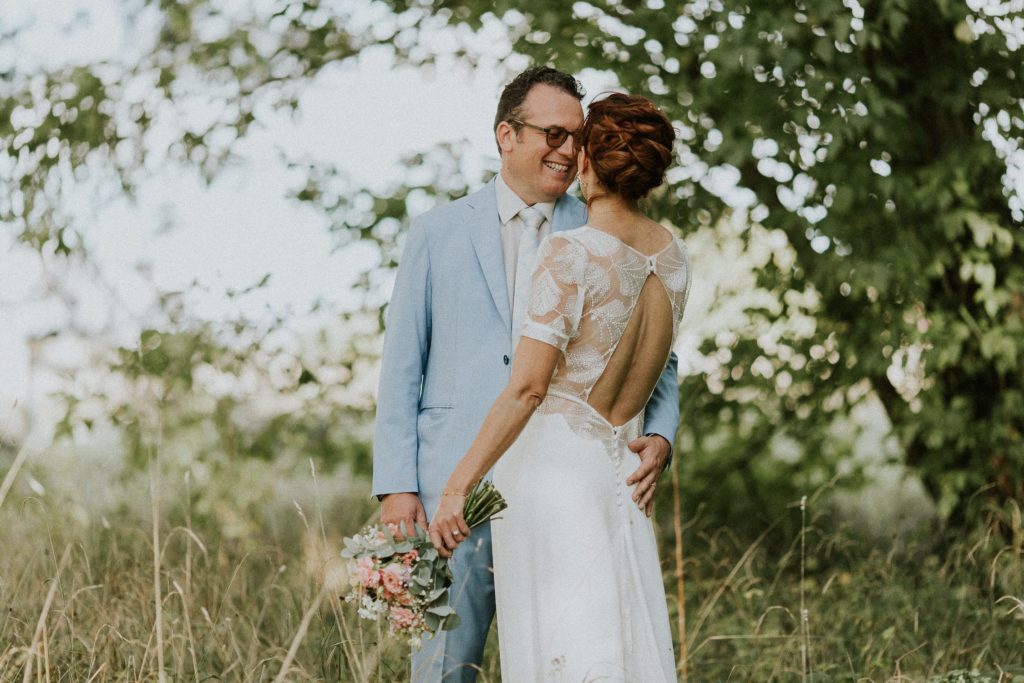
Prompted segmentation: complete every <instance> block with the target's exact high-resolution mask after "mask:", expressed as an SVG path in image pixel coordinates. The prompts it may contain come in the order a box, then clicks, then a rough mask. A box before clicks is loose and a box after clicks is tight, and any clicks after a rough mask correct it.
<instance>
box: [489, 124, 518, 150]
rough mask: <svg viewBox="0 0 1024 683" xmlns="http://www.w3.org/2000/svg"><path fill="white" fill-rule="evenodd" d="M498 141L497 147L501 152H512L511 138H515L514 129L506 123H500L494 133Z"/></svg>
mask: <svg viewBox="0 0 1024 683" xmlns="http://www.w3.org/2000/svg"><path fill="white" fill-rule="evenodd" d="M494 136H495V137H496V138H497V140H498V147H499V148H500V149H501V151H502V152H511V151H512V138H514V137H515V136H516V129H515V128H513V127H512V124H511V123H509V122H508V121H502V122H501V123H499V124H498V127H497V128H496V129H495V131H494Z"/></svg>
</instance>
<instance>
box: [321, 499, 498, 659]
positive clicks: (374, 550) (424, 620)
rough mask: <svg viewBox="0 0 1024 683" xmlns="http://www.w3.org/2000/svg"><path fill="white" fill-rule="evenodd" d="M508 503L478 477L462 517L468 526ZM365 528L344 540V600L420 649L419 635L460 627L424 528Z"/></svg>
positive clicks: (445, 573)
mask: <svg viewBox="0 0 1024 683" xmlns="http://www.w3.org/2000/svg"><path fill="white" fill-rule="evenodd" d="M506 507H508V504H507V503H506V502H505V499H504V498H503V497H502V495H501V494H500V493H499V492H498V490H497V489H496V488H494V485H493V484H491V482H489V481H488V482H484V481H481V482H479V483H477V485H476V486H474V487H473V490H472V491H470V492H469V495H467V496H466V502H465V504H464V506H463V509H462V514H463V517H464V518H465V520H466V524H468V525H469V527H470V528H473V527H475V526H478V525H480V524H482V523H483V522H486V521H487V520H488V519H490V518H491V517H493V516H494V515H496V514H497V513H499V512H501V511H502V510H504V509H505V508H506ZM414 531H415V533H408V532H409V530H407V529H406V528H405V525H404V524H403V525H401V527H399V526H396V525H394V524H390V525H386V526H385V525H379V524H378V525H373V526H369V527H367V528H366V529H363V531H362V532H361V533H359V534H356V535H355V536H352V537H351V538H346V539H344V543H345V549H344V550H342V551H341V556H342V557H344V558H346V559H348V574H349V585H350V586H351V587H352V588H351V590H350V591H349V593H348V594H346V595H345V596H344V599H345V601H346V602H350V603H354V604H356V605H358V614H359V616H360V617H362V618H363V619H369V620H371V621H380V620H385V619H386V620H387V624H388V630H389V632H391V633H394V634H397V635H399V636H401V637H403V638H406V639H408V641H409V644H410V645H411V646H413V647H415V648H419V647H420V646H421V645H422V642H423V640H422V639H423V636H424V635H428V636H431V637H432V636H433V635H434V634H435V633H437V632H438V631H441V630H445V631H447V630H450V629H453V628H455V627H456V626H458V625H459V616H458V615H457V614H456V613H455V610H454V609H453V608H452V606H451V604H450V596H449V591H448V589H449V588H450V587H451V585H452V574H451V570H450V569H449V568H448V561H447V560H446V559H445V558H443V557H441V556H440V554H438V552H437V549H436V548H434V545H433V544H432V543H431V542H430V538H429V537H428V536H427V532H426V530H425V529H423V528H421V527H420V526H419V525H416V528H415V530H414Z"/></svg>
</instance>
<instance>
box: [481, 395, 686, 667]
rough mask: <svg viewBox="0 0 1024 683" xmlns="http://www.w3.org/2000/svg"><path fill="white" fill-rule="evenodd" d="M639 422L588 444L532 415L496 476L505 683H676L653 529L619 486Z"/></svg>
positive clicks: (562, 425) (549, 418) (555, 420)
mask: <svg viewBox="0 0 1024 683" xmlns="http://www.w3.org/2000/svg"><path fill="white" fill-rule="evenodd" d="M570 418H571V416H570ZM641 419H642V418H634V420H633V421H631V423H629V424H627V425H624V426H622V427H619V428H612V426H611V425H609V424H608V423H607V422H604V421H603V420H602V421H601V422H603V424H604V425H606V427H605V429H606V430H607V432H608V433H607V434H603V435H602V437H603V438H600V439H595V438H586V437H585V436H583V435H581V434H579V433H577V432H579V431H580V430H573V429H572V428H570V426H569V424H568V422H567V421H566V417H564V416H563V415H562V414H561V413H542V412H538V413H536V414H534V416H533V417H532V419H531V420H530V422H529V423H528V424H527V426H526V428H525V429H524V430H523V433H522V434H521V435H520V437H519V439H518V440H517V441H516V442H515V444H513V446H512V447H511V448H510V449H509V450H508V452H506V453H505V455H504V456H503V457H502V458H501V460H499V461H498V464H497V465H496V466H495V469H494V483H495V485H496V486H497V487H498V490H499V491H501V493H502V494H503V495H504V496H505V498H506V500H507V501H508V509H506V510H505V511H504V512H502V513H501V514H500V515H499V517H500V519H497V520H495V521H494V522H493V523H492V525H491V528H492V533H493V542H494V583H495V599H496V604H497V617H498V637H499V649H500V653H501V676H502V681H503V682H504V683H541V682H543V683H583V682H584V681H621V682H629V683H634V682H635V683H658V682H661V681H664V682H665V683H669V682H671V681H675V680H676V676H675V656H674V652H673V649H672V634H671V630H670V627H669V617H668V609H667V606H666V603H665V587H664V584H663V582H662V573H661V566H660V563H659V561H658V549H657V546H656V544H655V535H654V527H653V525H652V524H651V520H650V519H648V518H647V516H646V515H645V514H644V513H643V511H641V510H640V509H638V508H637V506H636V504H635V503H633V501H632V498H631V495H632V492H633V487H632V486H627V485H626V478H627V477H628V476H629V475H630V474H631V473H632V472H633V471H634V470H635V469H636V468H637V466H638V465H639V463H640V459H639V457H638V456H637V455H636V454H635V453H633V452H632V451H630V450H629V449H628V447H627V445H626V444H628V443H629V442H630V440H632V439H634V438H636V437H637V436H638V435H639V428H640V427H639V425H640V421H641Z"/></svg>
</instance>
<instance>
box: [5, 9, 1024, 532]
mask: <svg viewBox="0 0 1024 683" xmlns="http://www.w3.org/2000/svg"><path fill="white" fill-rule="evenodd" d="M131 8H132V11H133V12H135V13H136V14H137V17H143V16H145V17H149V18H150V19H153V18H154V17H155V22H156V24H157V25H159V26H160V30H159V32H158V33H157V34H156V35H155V36H154V37H153V39H152V40H151V42H149V43H143V44H142V45H141V48H140V49H141V57H140V58H139V59H138V60H134V61H133V62H132V63H130V64H98V65H72V66H69V67H67V68H64V69H61V70H59V71H57V72H54V73H48V74H42V75H39V74H26V73H13V74H10V78H8V79H6V81H5V85H4V86H3V95H4V98H3V101H2V104H0V141H2V145H3V147H2V150H3V151H2V153H0V154H2V156H3V158H5V159H6V160H7V161H8V163H7V164H5V165H0V182H2V183H3V185H4V192H3V193H0V220H2V221H3V222H4V223H5V224H7V225H10V226H12V227H13V229H14V230H16V231H18V233H19V234H20V235H21V236H22V238H23V241H25V242H26V243H28V244H30V245H32V246H34V247H35V248H38V249H40V250H43V251H53V250H56V251H58V252H60V253H65V254H69V255H78V256H82V255H87V251H88V250H87V247H88V238H87V235H85V234H84V233H83V232H82V231H81V230H76V229H75V226H74V224H73V221H71V220H70V219H69V218H68V217H67V216H66V214H65V213H62V206H63V204H62V196H61V193H62V188H63V187H64V186H65V185H66V184H68V183H74V182H77V181H78V180H79V179H80V178H81V177H82V176H83V175H84V174H86V173H92V174H94V175H97V176H99V177H105V176H110V177H113V178H114V179H116V181H117V183H116V185H111V187H115V191H118V192H121V191H125V190H127V191H131V189H132V187H133V185H134V183H136V182H137V181H138V179H139V177H140V175H142V174H144V172H145V168H146V166H145V164H144V163H143V159H144V158H145V156H146V153H147V145H148V144H150V135H151V131H153V130H154V126H156V124H157V122H163V123H167V121H168V118H170V119H173V117H174V113H175V111H176V110H177V108H178V107H180V106H181V104H182V103H183V102H187V101H189V100H190V98H197V97H199V98H201V97H204V96H205V97H210V96H215V97H217V98H219V99H220V100H221V101H222V102H223V105H224V106H223V107H221V109H220V112H221V113H220V115H219V117H217V118H216V120H214V121H213V122H212V123H210V122H207V123H206V124H204V126H203V127H202V128H195V129H193V128H189V127H188V126H187V125H186V126H179V127H178V128H177V130H178V135H177V138H176V140H175V141H174V143H173V144H172V145H171V148H170V150H171V153H170V155H169V156H170V158H171V159H172V160H177V161H180V162H183V163H188V164H195V165H196V166H197V167H198V168H199V169H200V170H201V171H202V172H203V173H204V174H205V175H206V176H207V177H213V175H214V174H215V173H216V172H217V170H218V169H219V168H220V167H221V165H222V164H223V162H224V161H225V160H227V159H229V158H230V155H231V151H232V148H233V145H234V143H235V142H237V140H238V139H240V138H241V137H243V136H244V135H245V134H246V132H247V131H248V130H249V128H250V126H251V125H252V124H253V123H254V122H257V123H258V114H257V112H258V111H259V107H260V106H261V105H264V104H268V105H270V106H277V107H285V108H287V107H294V106H296V102H297V93H298V92H300V90H301V88H302V87H303V85H304V84H306V83H307V82H308V81H309V80H311V79H313V78H315V77H316V76H317V74H318V73H319V72H320V71H321V70H322V69H323V68H325V67H326V66H328V65H331V64H337V63H339V62H342V61H344V60H347V59H353V58H355V57H357V56H358V55H359V54H360V53H361V52H362V51H364V50H367V49H371V48H373V49H389V50H391V51H393V53H394V54H395V56H396V57H397V59H398V60H400V61H404V62H406V63H411V64H416V65H427V64H430V63H432V62H433V61H434V60H436V59H437V58H438V56H439V55H438V53H437V51H436V50H434V49H432V47H431V46H432V45H433V43H432V37H433V36H434V35H436V33H437V32H438V31H439V30H442V29H443V27H445V26H449V27H457V29H458V30H456V31H455V32H454V35H455V36H456V37H461V38H465V37H466V36H472V35H473V34H474V32H477V33H478V32H481V31H487V30H490V29H493V27H495V26H499V25H500V26H503V27H504V28H505V29H507V31H508V33H509V35H510V36H511V41H512V42H511V49H512V50H514V51H515V52H518V53H520V54H524V55H527V56H529V57H530V58H532V59H533V60H535V61H539V62H552V63H555V64H557V65H559V66H560V67H562V68H564V69H567V70H575V71H578V70H581V69H584V68H607V69H610V70H612V71H613V72H614V73H615V74H616V75H617V76H618V78H619V81H620V82H621V84H622V86H623V87H624V88H625V89H627V90H629V91H632V92H636V93H640V94H644V95H646V96H648V97H650V98H652V99H653V100H654V101H655V102H656V103H657V104H658V105H659V106H661V107H662V108H664V110H665V111H666V112H668V113H669V114H670V116H671V117H672V118H673V119H674V120H675V121H677V125H678V128H679V130H680V133H681V140H680V147H679V151H680V156H681V161H682V162H683V164H682V167H681V170H680V171H679V172H676V173H674V174H673V175H672V176H671V177H670V182H669V184H668V186H667V188H666V189H665V191H664V192H662V193H661V194H659V195H658V196H657V197H655V198H654V199H652V200H651V202H650V204H649V207H648V208H649V210H650V212H651V213H652V214H653V215H654V216H656V217H658V218H661V219H664V220H666V221H670V222H672V223H674V224H675V225H677V226H679V227H680V228H681V229H682V230H683V232H684V233H691V232H692V231H693V230H694V229H695V228H704V229H711V228H710V227H709V226H717V225H719V224H720V221H719V219H720V218H722V217H727V216H729V215H730V214H733V213H734V212H737V211H739V212H741V213H744V214H745V215H746V217H747V218H748V219H749V221H750V222H751V223H753V224H754V225H755V227H752V228H751V229H750V230H748V231H746V232H745V233H743V235H742V237H743V239H745V240H746V241H747V243H748V246H751V247H753V246H754V242H755V241H757V240H763V239H769V240H776V239H777V238H784V239H783V240H782V241H783V242H784V243H785V245H786V248H785V249H781V250H776V253H775V255H773V256H772V257H770V258H767V259H765V260H763V262H761V266H762V267H761V268H760V271H759V282H758V284H759V286H761V287H763V288H764V289H766V290H768V291H769V292H773V293H774V294H775V297H774V301H770V302H765V303H764V305H763V306H762V305H759V306H758V307H754V308H750V309H749V310H748V311H747V321H746V323H745V324H744V326H743V327H742V328H741V329H738V330H736V331H735V333H732V334H723V335H718V336H716V337H715V338H713V339H708V340H707V341H706V342H705V343H704V345H703V347H702V349H701V351H702V353H703V354H704V356H705V361H706V372H702V373H699V374H693V375H691V376H688V377H686V378H684V381H683V388H682V392H683V393H682V396H683V410H684V422H685V427H684V445H685V446H686V451H687V452H688V455H687V457H688V467H689V470H688V473H689V477H690V478H691V479H692V480H693V481H694V482H695V484H696V485H698V486H699V485H700V482H714V486H715V487H716V488H715V490H716V491H719V492H722V491H728V492H731V493H733V494H734V495H731V496H717V497H716V498H717V499H718V500H727V501H728V504H729V505H730V506H733V509H732V512H733V513H734V514H736V513H737V510H740V511H743V510H749V511H756V510H758V509H762V508H764V507H766V505H765V504H766V502H767V501H771V500H773V498H772V495H773V493H777V492H780V491H781V492H782V493H783V494H785V495H788V493H789V492H790V491H792V490H793V487H794V486H796V487H801V488H804V487H805V486H806V485H808V484H813V483H815V482H820V481H822V480H823V478H824V479H827V478H828V473H829V471H830V470H831V469H832V467H833V464H834V463H835V462H836V461H837V460H838V459H839V458H841V457H842V456H843V455H844V453H843V452H842V447H841V446H837V445H836V444H835V443H834V439H833V438H832V436H831V431H830V429H831V427H832V425H833V424H834V423H835V420H836V417H837V416H842V415H844V414H846V413H847V412H848V411H849V409H850V408H851V407H852V406H853V405H854V404H856V403H857V402H859V401H862V400H864V398H865V397H867V396H877V397H878V398H879V399H880V400H881V402H882V404H883V405H884V407H885V410H886V412H887V414H888V416H889V419H890V420H891V422H892V425H893V428H894V430H895V433H896V435H897V436H898V438H899V440H900V443H901V444H902V447H903V449H904V452H905V454H906V462H907V463H908V464H909V465H911V466H912V467H914V468H915V469H916V470H917V471H918V472H919V473H920V474H921V476H922V478H923V480H924V482H925V483H926V485H927V487H928V489H929V491H930V492H931V493H932V495H933V496H934V497H935V499H936V500H937V501H938V503H939V506H940V510H941V511H942V513H943V515H944V516H945V517H946V518H947V519H949V520H950V521H952V522H954V523H959V522H962V521H964V520H965V519H966V518H967V516H968V515H969V507H970V502H971V501H972V500H976V498H974V495H975V493H976V492H977V491H979V490H981V491H983V492H984V495H983V496H982V497H981V500H990V501H993V502H994V503H997V504H998V503H1001V502H1003V501H1006V500H1008V499H1016V500H1018V501H1019V500H1021V499H1022V498H1024V491H1022V486H1024V484H1022V483H1021V482H1022V480H1021V478H1020V476H1019V472H1020V471H1021V470H1022V468H1024V445H1022V440H1021V432H1022V430H1024V394H1022V388H1021V387H1022V385H1024V383H1022V381H1021V380H1022V374H1024V369H1022V368H1024V364H1022V363H1024V359H1022V351H1021V345H1020V344H1019V343H1018V342H1017V339H1018V338H1019V336H1020V334H1021V327H1022V324H1024V320H1022V316H1024V299H1022V294H1021V293H1022V291H1024V266H1022V265H1021V263H1022V262H1024V261H1022V259H1021V256H1022V254H1021V252H1022V250H1024V233H1022V232H1021V229H1020V223H1021V222H1022V220H1024V204H1022V198H1021V196H1020V194H1019V193H1018V192H1016V191H1014V190H1013V185H1014V184H1016V185H1017V187H1018V188H1019V184H1020V182H1021V180H1020V174H1019V170H1018V173H1017V175H1013V174H1012V173H1011V171H1010V170H1008V160H1010V159H1011V158H1017V159H1019V156H1016V157H1014V156H1013V155H1019V149H1018V147H1019V138H1020V136H1021V129H1022V128H1024V121H1022V118H1024V113H1022V109H1021V106H1022V97H1024V88H1022V87H1021V83H1020V78H1021V73H1020V72H1021V70H1022V66H1024V65H1022V60H1021V58H1020V54H1021V46H1020V36H1019V23H1020V21H1021V17H1020V16H1019V12H1018V13H1017V14H1013V3H998V2H989V3H983V2H981V0H970V2H968V3H967V4H966V5H964V4H960V3H953V2H949V1H948V0H936V1H935V2H930V3H920V2H910V1H909V0H879V1H878V2H871V3H866V4H865V5H863V6H862V5H861V4H860V3H859V2H858V1H857V0H843V1H842V2H840V1H839V0H816V1H814V0H807V1H805V2H769V3H767V4H764V3H762V4H758V5H756V6H754V5H748V4H744V3H739V2H733V1H732V0H701V1H695V2H690V3H665V2H664V1H663V0H646V1H644V2H641V1H639V0H620V1H608V2H597V1H594V2H577V3H574V4H573V5H572V7H571V9H569V8H563V7H559V6H552V5H551V4H550V3H546V2H543V1H542V0H521V1H517V2H516V3H511V2H508V1H507V0H498V1H497V2H487V3H484V2H452V1H447V0H435V1H431V0H416V1H415V2H413V1H411V0H386V1H385V0H381V1H379V2H374V3H359V2H342V3H341V4H340V5H329V4H327V3H320V2H316V1H313V0H307V1H305V2H302V1H299V0H279V1H278V2H277V3H275V4H274V6H273V9H272V10H269V11H267V12H263V11H262V10H258V9H252V10H233V11H232V12H231V13H227V11H226V10H225V8H224V7H222V3H220V2H216V1H214V0H189V1H188V2H171V1H160V2H157V1H155V0H154V1H150V2H141V3H133V4H131ZM211 27H213V28H211ZM478 42H479V41H477V42H473V41H471V40H462V41H461V42H458V41H457V44H456V46H455V47H454V48H446V49H448V54H449V56H454V57H456V58H460V59H464V60H466V61H467V62H469V63H476V62H478V61H481V60H492V59H495V57H494V56H493V55H488V54H484V53H481V52H479V51H478V50H477V48H476V47H475V46H476V45H477V44H478ZM446 44H450V43H446ZM498 58H500V55H499V56H498ZM130 84H135V85H138V84H142V85H146V84H148V88H147V87H144V88H141V89H140V88H138V87H128V86H129V85H130ZM139 93H143V94H142V95H140V94H139ZM456 156H457V150H456V149H454V148H451V149H447V150H445V149H442V150H435V151H434V152H431V153H425V154H424V155H422V156H420V157H418V158H416V159H413V160H411V162H412V163H411V165H412V166H413V167H415V166H417V165H418V166H419V167H420V168H426V169H428V170H432V171H433V172H432V174H429V177H428V179H427V180H426V181H423V180H422V179H420V180H419V181H418V182H417V183H415V184H409V185H403V186H396V187H395V188H393V191H391V192H388V193H386V196H378V195H373V194H372V193H369V192H366V191H362V190H359V189H358V188H353V187H351V186H349V185H348V184H346V182H345V180H344V178H342V177H341V176H340V175H339V174H338V172H337V171H336V170H335V169H334V168H333V167H332V166H331V165H330V164H329V163H323V164H321V163H311V164H308V165H305V166H303V168H305V169H306V170H307V176H308V182H307V183H306V184H305V186H304V187H301V188H299V189H297V190H296V198H297V199H299V200H303V201H309V202H312V203H314V204H316V205H317V206H320V207H322V208H323V210H324V211H326V212H327V213H328V215H330V216H331V217H332V221H333V226H334V230H335V232H336V234H337V235H338V237H339V241H346V240H352V239H368V240H372V241H374V242H376V243H377V244H379V245H380V246H381V254H382V266H383V267H385V268H387V267H390V266H392V265H393V264H394V260H395V255H396V253H397V250H398V247H399V244H400V240H399V239H398V238H399V236H400V234H401V228H402V226H404V225H405V224H406V223H407V220H408V216H407V215H406V214H407V206H408V200H409V198H410V196H412V195H413V194H418V195H426V196H436V197H437V198H438V200H439V201H440V200H444V199H446V198H448V197H451V196H456V195H458V194H461V193H462V192H465V190H466V188H467V186H469V185H472V184H474V182H476V181H478V180H479V179H467V178H463V177H461V176H460V175H459V174H458V173H453V172H452V169H453V168H457V167H458V166H457V163H456V162H453V159H454V158H455V157H456ZM14 160H16V162H17V163H14ZM1012 164H1018V168H1019V161H1014V162H1012V163H1011V165H1012ZM760 226H763V229H762V227H760ZM366 282H367V285H368V286H369V285H370V284H371V283H373V282H374V279H373V276H372V275H368V277H367V280H366ZM369 305H371V306H373V305H376V302H372V300H371V301H370V302H369ZM782 443H785V444H787V445H788V447H789V448H790V449H796V452H797V456H798V457H797V458H796V459H795V461H794V459H790V460H785V461H783V460H780V459H779V458H778V457H776V456H777V455H778V452H779V450H780V448H781V444H782ZM691 452H692V454H691ZM736 501H745V503H737V502H736ZM744 505H745V506H746V507H744Z"/></svg>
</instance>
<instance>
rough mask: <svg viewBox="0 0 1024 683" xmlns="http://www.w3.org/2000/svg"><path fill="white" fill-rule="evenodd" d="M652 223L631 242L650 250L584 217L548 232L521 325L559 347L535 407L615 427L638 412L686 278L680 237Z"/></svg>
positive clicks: (665, 350)
mask: <svg viewBox="0 0 1024 683" xmlns="http://www.w3.org/2000/svg"><path fill="white" fill-rule="evenodd" d="M658 230H660V233H654V234H652V233H650V232H649V231H648V232H647V233H646V236H647V237H648V239H646V240H642V241H641V243H640V244H638V246H639V247H647V248H652V243H653V244H658V243H660V244H661V245H662V246H661V247H660V248H659V249H656V250H653V251H649V252H643V251H640V250H639V249H638V248H635V247H632V246H630V245H628V244H626V243H625V242H623V241H622V240H620V239H619V238H618V237H615V236H614V235H611V234H609V233H607V232H604V231H602V230H599V229H597V228H593V227H589V226H586V227H583V228H579V229H577V230H573V231H569V232H566V233H560V234H558V235H554V236H552V237H551V238H550V239H549V241H548V242H546V244H545V248H544V250H543V253H541V254H540V255H539V262H540V265H539V266H538V269H539V273H538V274H537V275H535V279H534V285H533V287H534V293H533V295H532V296H531V304H530V319H529V321H528V322H527V325H526V328H525V329H524V332H523V334H524V335H526V336H530V337H534V338H537V339H541V340H542V341H547V342H548V343H552V344H554V345H556V346H558V347H559V348H562V349H563V352H564V353H563V356H562V358H561V359H560V360H559V362H558V365H557V367H556V369H555V374H554V376H553V377H552V380H551V385H550V387H549V389H548V397H549V400H548V401H545V403H546V404H547V405H546V406H542V411H543V410H545V408H546V409H547V410H557V411H558V412H563V413H565V414H567V415H572V416H575V417H574V418H572V419H570V418H567V419H569V421H570V423H576V424H575V425H574V426H579V427H581V428H582V429H583V430H584V431H588V432H589V431H592V430H593V429H597V430H598V431H608V430H611V431H613V433H614V434H615V435H617V434H618V431H619V428H621V427H622V426H624V425H626V423H628V422H630V421H632V420H633V418H636V417H638V416H639V415H640V414H641V413H642V411H643V408H644V406H645V405H646V404H647V402H648V400H649V399H650V397H651V394H652V392H653V391H654V387H655V385H656V384H657V382H658V378H659V377H660V376H661V374H662V372H663V371H664V369H665V364H666V362H667V361H668V356H669V352H670V351H671V348H672V342H673V339H674V337H675V331H676V329H677V328H678V326H679V322H680V320H681V318H682V314H683V308H684V306H685V302H686V293H687V289H688V282H689V262H688V258H687V255H686V251H685V247H684V246H683V243H682V242H681V241H679V240H677V239H675V238H673V237H672V236H671V235H670V234H669V233H668V232H667V230H665V229H664V228H660V227H659V228H658ZM566 402H568V403H566ZM570 403H571V404H575V406H573V405H569V404H570ZM595 418H596V419H595ZM602 423H603V424H602ZM602 427H603V429H602Z"/></svg>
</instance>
